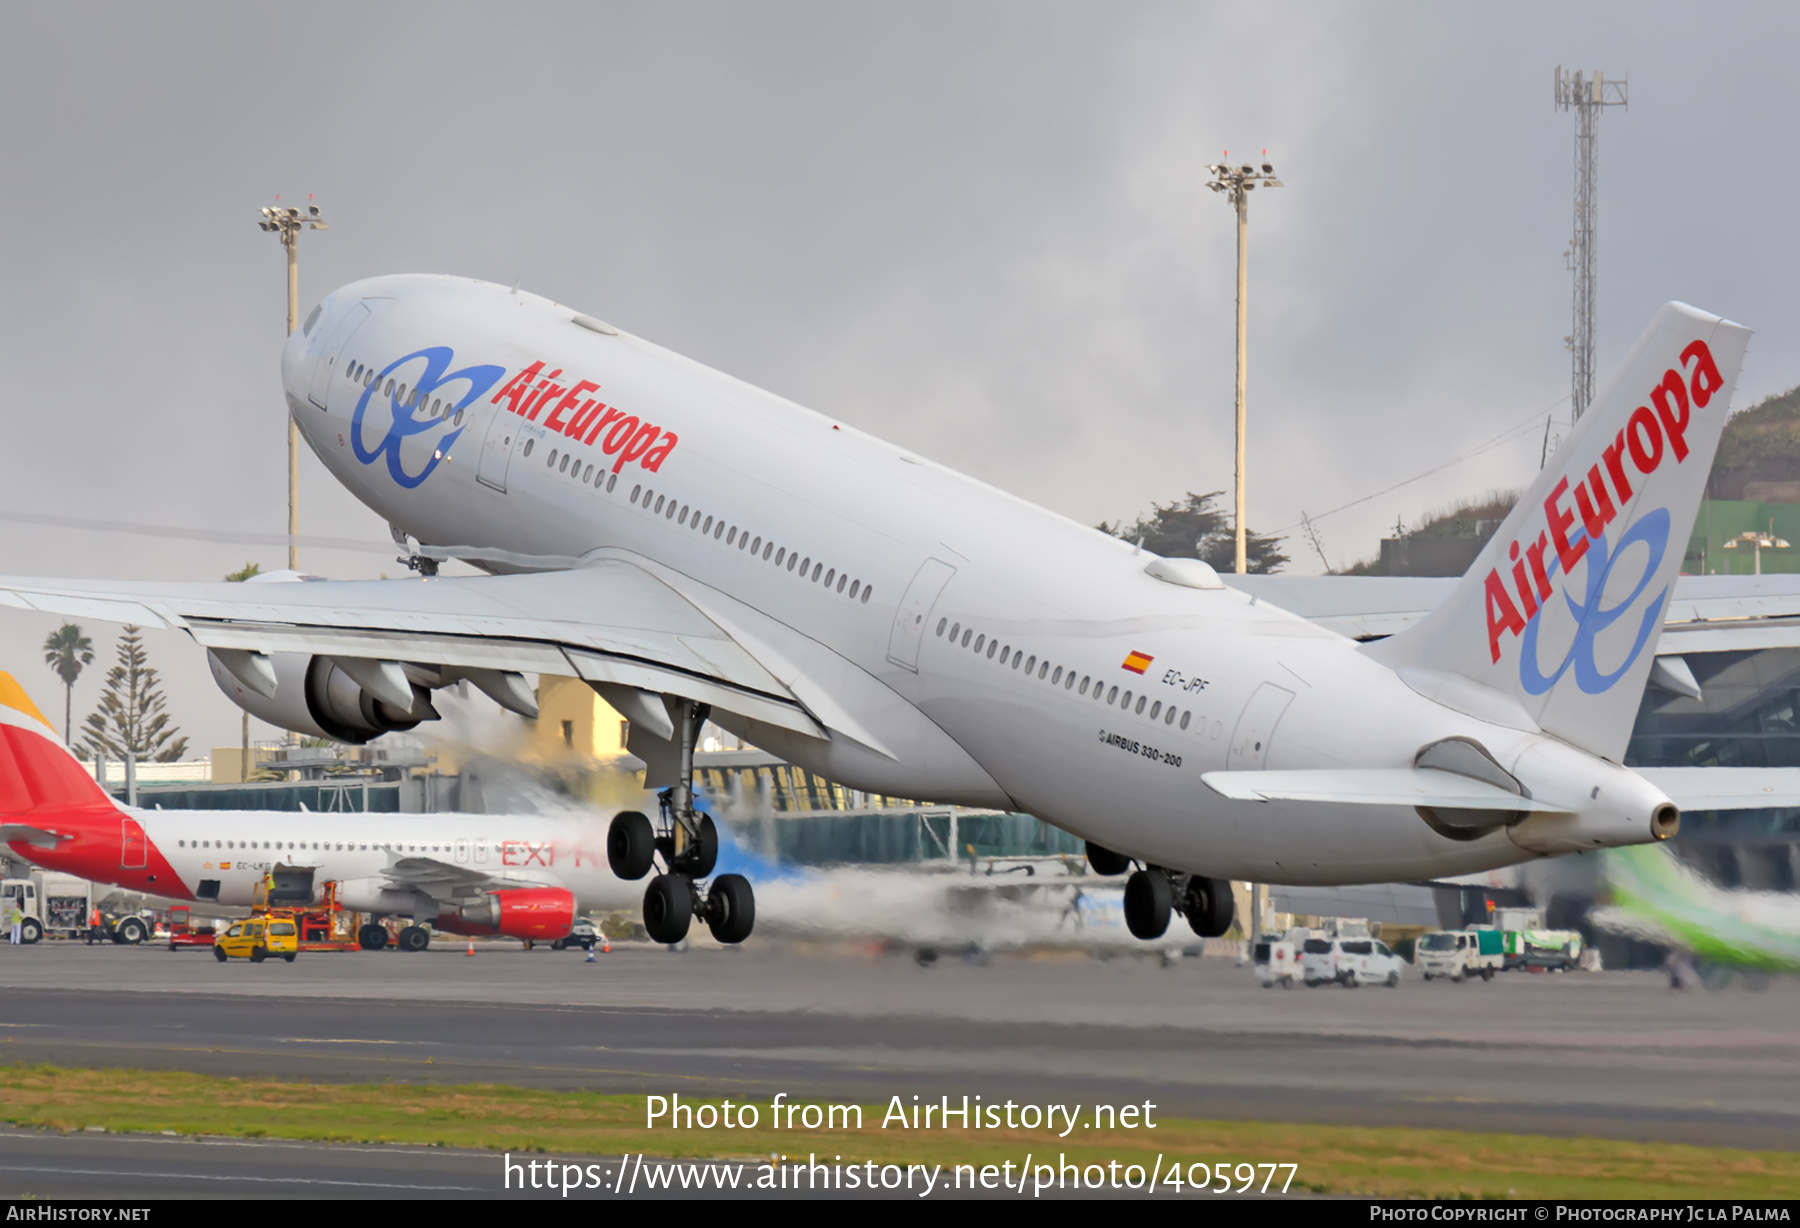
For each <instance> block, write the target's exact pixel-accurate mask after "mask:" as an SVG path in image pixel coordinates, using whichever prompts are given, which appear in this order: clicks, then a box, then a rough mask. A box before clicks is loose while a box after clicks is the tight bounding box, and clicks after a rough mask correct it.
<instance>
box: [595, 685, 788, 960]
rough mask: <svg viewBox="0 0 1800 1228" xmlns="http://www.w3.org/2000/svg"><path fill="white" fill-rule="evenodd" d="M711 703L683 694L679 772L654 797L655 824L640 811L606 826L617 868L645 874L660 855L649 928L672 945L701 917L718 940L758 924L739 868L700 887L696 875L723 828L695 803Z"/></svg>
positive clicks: (714, 858)
mask: <svg viewBox="0 0 1800 1228" xmlns="http://www.w3.org/2000/svg"><path fill="white" fill-rule="evenodd" d="M711 711H712V709H711V708H710V707H709V706H707V705H706V704H701V703H695V702H693V701H692V700H682V701H681V720H680V726H679V728H677V729H676V731H675V736H676V737H678V738H680V739H681V776H680V779H679V780H677V781H676V783H675V784H674V785H673V786H672V787H670V788H667V789H664V790H663V791H662V793H661V794H660V795H659V796H658V798H657V803H658V804H657V820H658V821H657V823H656V824H655V825H654V826H652V824H651V822H650V819H649V818H648V817H647V816H645V815H643V814H640V813H638V812H637V811H635V810H626V811H623V812H622V813H620V814H618V815H615V816H614V818H613V821H612V826H611V827H610V828H609V829H608V830H607V833H606V859H607V861H608V863H609V864H611V866H612V870H613V873H614V874H617V875H618V876H619V877H620V878H623V879H627V880H635V879H640V878H642V877H644V875H646V874H648V873H650V871H651V870H653V869H655V868H656V862H657V859H658V858H661V860H662V864H663V867H664V868H663V872H662V873H660V874H658V875H656V877H654V878H652V879H651V880H650V885H649V887H648V888H647V889H646V890H645V892H644V929H645V930H646V931H648V933H649V935H650V937H651V939H652V941H655V942H661V943H668V944H674V943H677V942H680V941H681V940H682V939H683V938H686V937H687V932H688V928H689V927H690V926H691V925H692V924H693V921H694V918H695V917H698V918H699V919H700V920H702V921H704V922H705V923H706V927H707V928H708V929H709V930H711V931H712V936H713V937H714V938H716V939H718V940H719V941H720V942H728V943H737V942H742V941H744V939H746V938H748V937H749V936H750V931H751V930H752V929H753V928H754V927H755V925H756V896H755V893H754V892H752V891H751V889H750V882H749V880H748V879H746V878H744V877H743V875H741V874H721V875H720V876H719V877H718V878H716V879H714V880H713V882H712V884H711V886H710V887H708V888H707V889H706V890H705V891H704V892H702V891H701V889H700V887H699V885H698V884H697V882H696V880H698V879H703V878H705V877H707V876H708V875H709V874H711V873H712V872H713V868H714V867H715V866H716V865H717V864H718V861H719V829H718V828H717V827H716V826H715V825H714V824H713V821H712V816H711V815H708V814H703V813H701V812H700V811H699V810H697V809H695V807H694V745H695V743H696V742H698V741H699V738H700V727H701V726H702V725H704V724H705V723H706V718H707V716H708V714H709V713H710V712H711Z"/></svg>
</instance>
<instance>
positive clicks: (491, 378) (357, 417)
mask: <svg viewBox="0 0 1800 1228" xmlns="http://www.w3.org/2000/svg"><path fill="white" fill-rule="evenodd" d="M455 357H456V355H455V354H454V353H453V352H452V351H451V349H450V347H449V346H447V345H434V346H428V347H426V348H425V349H422V350H415V351H413V352H412V353H411V354H408V355H406V357H404V358H396V359H395V360H394V361H393V362H391V363H389V364H388V365H387V367H386V368H385V369H384V370H383V371H382V372H381V374H380V375H378V376H376V377H375V380H374V382H373V383H371V384H370V385H369V386H368V387H367V388H365V389H363V394H362V397H361V398H360V399H359V400H358V401H357V402H356V412H355V413H354V414H352V415H351V418H350V447H351V448H352V450H354V452H355V453H356V459H357V460H359V461H361V462H362V463H363V464H365V465H372V464H374V463H375V462H376V461H377V460H380V459H381V457H382V456H384V455H385V456H386V457H387V468H388V474H389V476H391V477H392V478H393V479H394V481H395V482H396V483H398V484H399V485H400V486H402V487H405V488H406V489H407V490H412V489H414V488H415V487H417V486H418V485H419V484H420V483H421V482H423V481H424V480H425V479H426V478H428V477H430V476H431V471H432V470H433V469H436V468H437V467H438V462H439V461H440V460H442V459H443V458H444V457H445V456H447V455H448V454H449V452H450V448H451V445H453V444H454V443H455V442H456V440H457V438H458V437H459V436H461V435H462V433H463V431H465V430H466V429H468V428H467V427H462V426H459V427H457V428H456V429H455V430H453V431H450V432H449V433H448V434H446V435H445V436H444V437H443V438H442V439H441V440H439V441H438V444H437V446H436V447H435V448H433V449H432V450H431V455H430V456H429V457H427V458H426V461H425V467H424V468H423V469H421V470H420V471H419V472H418V473H408V472H407V471H406V465H405V462H404V461H403V460H402V459H401V456H400V448H401V445H402V444H404V443H405V442H406V441H407V440H408V439H410V438H411V437H412V436H414V435H418V434H422V433H423V432H425V431H428V430H430V429H431V428H433V427H441V426H444V425H446V424H447V423H450V422H451V421H453V420H454V419H455V417H456V415H457V414H458V413H461V412H462V411H463V410H465V409H467V408H468V407H469V406H471V405H473V404H474V403H475V402H476V400H478V399H479V398H480V397H481V395H482V393H484V392H486V391H487V390H488V389H489V388H492V387H493V386H494V383H495V381H497V380H498V379H499V378H500V377H501V376H502V375H505V374H506V368H505V367H500V366H495V365H494V364H492V363H486V364H483V365H481V366H474V367H464V368H462V370H460V371H449V370H448V368H449V366H450V364H451V363H452V362H453V361H455ZM420 358H422V359H424V360H425V370H424V372H423V373H422V374H420V375H419V376H418V378H417V379H416V380H415V381H414V382H413V383H412V385H411V387H410V388H409V387H408V386H407V384H406V383H405V382H404V381H399V380H397V381H395V383H394V386H393V388H392V389H391V390H390V391H388V392H387V393H386V394H382V391H381V390H382V388H383V387H384V386H385V385H386V384H387V381H388V377H389V376H391V375H393V374H394V373H395V372H396V371H398V370H400V368H402V367H404V366H405V365H406V364H407V363H409V362H412V361H414V360H415V359H420ZM457 383H461V384H463V385H465V390H464V392H463V395H462V399H461V400H454V399H453V400H452V401H451V402H450V403H448V404H446V405H445V406H444V408H443V410H442V412H440V413H438V414H434V415H430V416H426V417H421V416H420V414H419V411H421V410H426V409H428V408H429V406H430V402H431V399H432V397H433V395H434V394H436V393H438V392H440V391H441V390H442V389H444V388H446V387H448V386H450V385H452V384H457ZM403 390H404V395H403ZM377 395H384V396H385V399H386V401H387V405H388V423H387V432H386V434H384V435H382V437H381V440H380V442H379V443H377V444H376V445H375V446H374V447H373V448H366V447H364V446H363V420H364V418H365V417H366V415H367V414H368V411H369V401H370V398H372V397H375V396H377Z"/></svg>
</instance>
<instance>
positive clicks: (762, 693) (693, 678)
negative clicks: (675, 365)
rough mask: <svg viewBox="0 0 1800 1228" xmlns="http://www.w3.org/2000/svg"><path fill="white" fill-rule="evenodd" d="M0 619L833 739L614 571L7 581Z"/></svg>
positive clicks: (621, 564) (723, 638)
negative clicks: (562, 678)
mask: <svg viewBox="0 0 1800 1228" xmlns="http://www.w3.org/2000/svg"><path fill="white" fill-rule="evenodd" d="M0 606H12V607H15V608H18V609H25V610H41V611H45V612H48V613H53V614H63V615H67V616H70V617H74V618H93V619H101V620H108V621H112V622H121V623H132V624H136V625H138V626H143V627H157V628H171V629H174V630H180V631H186V632H187V633H188V634H189V635H191V636H192V637H193V638H194V639H195V640H196V641H198V642H199V643H200V644H202V645H204V646H205V647H207V648H211V649H223V650H237V651H241V652H259V653H269V652H299V653H312V654H317V655H322V656H330V657H340V658H353V659H364V660H367V659H373V660H377V661H389V660H392V661H410V662H417V663H421V664H427V665H442V666H453V667H460V668H464V669H471V670H496V671H505V672H515V673H523V672H530V673H550V674H568V675H573V676H575V677H579V678H582V679H585V680H587V681H589V682H599V683H612V684H616V685H619V686H626V687H635V688H638V689H640V690H644V691H654V692H662V693H666V694H671V695H679V696H682V697H683V698H686V699H692V700H695V701H697V702H700V703H707V704H711V705H712V706H714V707H716V708H722V709H724V710H725V711H728V712H736V713H739V714H740V715H743V716H746V717H750V718H752V719H754V720H759V721H764V722H767V723H769V724H772V725H776V726H779V727H781V728H784V729H791V730H794V731H795V732H798V733H803V734H807V735H809V736H812V737H824V736H826V735H825V732H824V729H823V727H822V726H821V725H820V724H819V723H818V722H817V721H816V720H815V719H814V718H813V716H812V715H811V714H810V713H809V712H808V711H807V709H806V708H805V707H804V706H803V705H802V704H801V703H800V701H799V700H798V699H797V698H796V697H795V696H794V693H793V692H792V691H791V690H790V689H789V688H788V687H787V686H786V685H785V684H783V683H782V682H781V681H779V680H778V679H777V678H776V677H775V676H774V675H773V674H772V673H770V672H769V670H767V669H765V668H764V667H763V665H762V664H761V663H760V662H759V661H758V660H757V659H756V658H755V657H754V656H752V655H751V654H750V653H749V652H748V651H746V650H745V648H744V647H743V646H742V645H740V644H739V643H738V642H737V640H735V639H734V638H733V637H732V636H731V635H730V634H729V633H728V632H726V631H725V630H724V629H723V628H721V627H720V626H719V625H718V624H717V623H715V622H714V621H713V620H712V619H711V618H709V617H707V616H706V615H705V614H703V613H701V611H700V610H699V609H697V608H696V607H695V606H694V605H693V604H692V603H691V602H689V601H688V600H687V599H686V598H685V597H683V596H682V595H681V594H679V593H677V592H676V591H675V590H674V589H672V588H670V587H669V586H668V585H666V584H664V583H663V582H662V581H661V580H659V579H657V578H656V577H654V576H652V575H651V574H650V573H649V572H647V571H645V570H643V569H642V568H639V567H637V566H635V565H634V564H632V563H629V562H626V561H623V560H619V559H603V560H598V561H594V562H590V563H586V564H583V565H581V566H578V567H575V568H572V569H570V570H567V571H551V572H540V573H534V574H521V575H500V576H468V577H463V576H458V577H431V578H428V579H402V580H317V581H299V582H294V583H269V584H229V583H218V584H207V583H158V582H131V581H100V580H43V579H34V578H26V577H0Z"/></svg>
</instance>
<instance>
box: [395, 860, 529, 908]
mask: <svg viewBox="0 0 1800 1228" xmlns="http://www.w3.org/2000/svg"><path fill="white" fill-rule="evenodd" d="M381 875H382V877H383V878H385V879H387V881H388V882H390V883H392V884H393V885H394V886H396V887H405V888H411V889H412V890H415V891H422V892H424V893H425V894H426V895H428V896H430V897H431V898H432V899H434V900H461V899H467V898H470V897H473V896H478V895H480V894H482V893H483V892H485V891H489V890H492V889H493V888H496V887H529V886H533V885H534V884H532V883H529V882H527V881H525V880H523V879H514V878H498V877H496V876H494V875H492V874H489V873H488V872H487V871H485V870H471V869H468V868H466V867H464V866H455V865H451V864H450V863H449V862H447V861H439V860H438V859H437V858H435V857H400V858H396V859H395V861H394V863H393V864H392V865H390V866H389V867H388V868H387V869H385V870H383V871H382V872H381Z"/></svg>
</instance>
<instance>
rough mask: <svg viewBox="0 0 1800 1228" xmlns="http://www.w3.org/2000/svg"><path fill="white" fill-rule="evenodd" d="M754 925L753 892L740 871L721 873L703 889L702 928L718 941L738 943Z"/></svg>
mask: <svg viewBox="0 0 1800 1228" xmlns="http://www.w3.org/2000/svg"><path fill="white" fill-rule="evenodd" d="M755 927H756V893H755V892H753V891H751V890H750V880H749V879H747V878H745V877H744V876H743V875H742V874H721V875H719V877H717V878H715V879H714V880H713V884H712V886H711V887H710V888H708V889H707V892H706V928H707V929H709V930H711V931H712V936H713V937H714V938H715V939H717V940H718V941H720V942H726V943H739V942H742V941H744V939H746V938H748V937H750V931H751V930H752V929H754V928H755Z"/></svg>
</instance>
